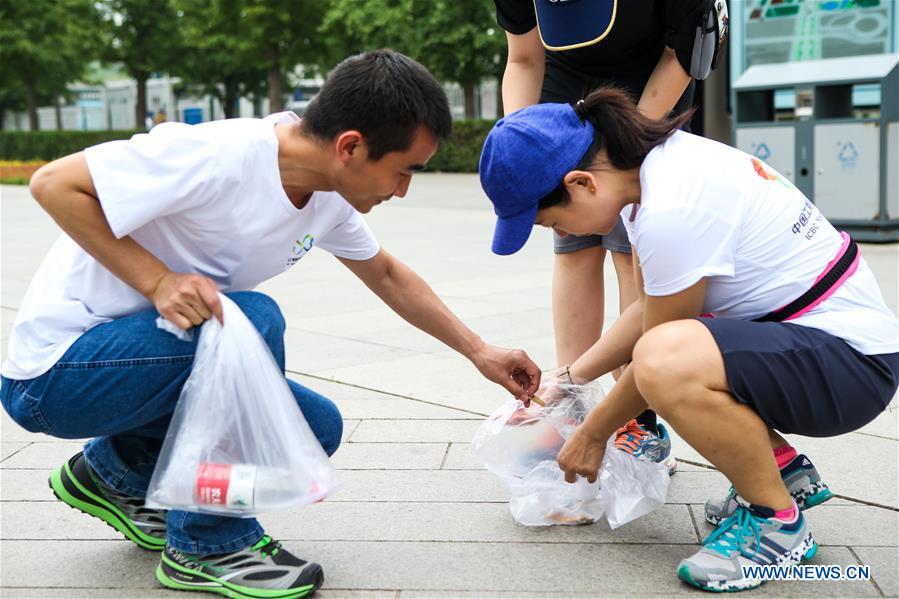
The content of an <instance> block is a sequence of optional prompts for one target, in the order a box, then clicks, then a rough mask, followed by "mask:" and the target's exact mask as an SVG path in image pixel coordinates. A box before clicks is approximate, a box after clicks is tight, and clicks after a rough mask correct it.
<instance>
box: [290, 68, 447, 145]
mask: <svg viewBox="0 0 899 599" xmlns="http://www.w3.org/2000/svg"><path fill="white" fill-rule="evenodd" d="M420 125H424V126H425V127H427V128H428V129H429V130H430V131H431V132H432V133H433V134H434V135H435V136H436V137H437V139H440V140H442V139H446V138H447V137H449V134H450V132H451V131H452V117H451V116H450V108H449V101H448V100H447V99H446V93H444V91H443V87H442V86H441V85H440V84H439V83H438V82H437V80H436V79H434V77H433V75H431V73H429V72H428V70H427V69H426V68H424V67H423V66H422V65H420V64H419V63H417V62H415V61H414V60H412V59H411V58H409V57H408V56H404V55H403V54H400V53H399V52H394V51H392V50H375V51H373V52H365V53H364V54H357V55H356V56H351V57H350V58H347V59H346V60H344V61H343V62H341V63H340V64H339V65H337V67H336V68H335V69H334V70H333V71H331V74H330V75H328V78H327V80H326V81H325V84H324V85H323V86H322V88H321V91H320V92H319V93H318V95H316V96H315V98H313V99H312V101H311V102H310V103H309V106H308V107H307V108H306V112H305V114H304V115H303V131H304V132H305V133H308V134H309V135H311V136H313V137H316V138H318V139H322V140H331V139H334V137H336V136H337V135H338V134H340V133H342V132H344V131H350V130H356V131H359V132H360V133H362V135H363V136H364V137H365V143H366V144H367V146H368V156H369V159H370V160H378V159H380V158H381V157H382V156H384V154H387V153H388V152H402V151H404V150H408V149H409V147H410V146H411V145H412V140H413V138H414V136H415V131H416V130H417V129H418V127H419V126H420Z"/></svg>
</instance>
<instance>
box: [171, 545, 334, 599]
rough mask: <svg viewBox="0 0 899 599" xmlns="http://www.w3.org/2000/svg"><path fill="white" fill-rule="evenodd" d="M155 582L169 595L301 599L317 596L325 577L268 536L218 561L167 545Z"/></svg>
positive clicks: (211, 556)
mask: <svg viewBox="0 0 899 599" xmlns="http://www.w3.org/2000/svg"><path fill="white" fill-rule="evenodd" d="M156 579H157V580H159V582H161V583H162V584H163V585H165V586H167V587H169V588H170V589H178V590H180V591H205V592H207V593H217V594H219V595H224V596H225V597H231V598H232V599H300V598H301V597H307V596H309V595H311V594H312V593H314V592H315V590H316V589H317V588H319V587H320V586H321V585H322V582H324V579H325V576H324V574H323V573H322V567H321V566H319V565H318V564H316V563H314V562H307V561H304V560H301V559H300V558H298V557H296V556H295V555H293V554H292V553H290V552H288V551H287V550H285V549H284V548H283V547H281V543H279V542H278V541H275V540H274V539H272V538H271V537H270V536H268V535H266V536H264V537H262V538H261V539H260V540H259V541H258V542H257V543H256V544H255V545H253V546H252V547H248V548H246V549H243V550H241V551H233V552H231V553H222V554H218V555H190V554H187V553H183V552H181V551H177V550H175V549H172V548H171V547H169V546H168V545H166V547H165V551H163V553H162V558H161V559H160V561H159V566H157V568H156Z"/></svg>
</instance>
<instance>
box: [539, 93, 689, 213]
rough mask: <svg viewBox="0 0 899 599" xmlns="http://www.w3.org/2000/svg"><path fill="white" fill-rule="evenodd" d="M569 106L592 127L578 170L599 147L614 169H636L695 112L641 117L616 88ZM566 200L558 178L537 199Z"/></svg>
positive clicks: (550, 202) (541, 204)
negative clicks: (556, 182) (554, 185)
mask: <svg viewBox="0 0 899 599" xmlns="http://www.w3.org/2000/svg"><path fill="white" fill-rule="evenodd" d="M572 107H573V108H574V111H575V113H576V114H577V115H578V117H580V119H581V121H590V123H592V124H593V129H594V134H593V143H592V144H590V147H589V148H587V152H586V153H585V154H584V157H583V158H582V159H581V161H580V163H579V164H578V165H577V167H576V168H577V169H578V170H587V169H588V168H589V167H590V166H591V165H592V164H593V161H594V160H595V159H596V155H597V154H598V153H599V151H600V150H602V149H603V148H605V149H606V152H607V153H608V155H609V162H610V163H611V164H612V166H614V167H615V168H617V169H621V170H628V169H632V168H638V167H639V166H640V165H642V164H643V160H644V159H645V158H646V155H647V154H649V152H650V150H652V149H653V148H654V147H656V146H657V145H659V144H661V143H663V142H664V141H665V140H666V139H668V138H669V137H671V135H672V134H673V133H674V132H675V131H677V130H678V129H680V128H681V127H683V126H684V124H685V123H687V122H689V121H690V119H691V118H693V113H694V112H696V109H695V108H691V109H690V110H688V111H686V112H684V113H683V114H679V115H677V116H675V117H668V118H664V119H661V120H658V121H656V120H653V119H650V118H648V117H646V116H643V113H641V112H640V111H639V110H638V109H637V106H636V105H635V104H634V102H633V100H632V99H631V97H630V96H629V95H628V94H627V93H626V92H624V91H622V90H620V89H618V88H617V87H600V88H597V89H595V90H593V91H592V92H590V93H589V94H587V97H586V98H584V99H583V100H578V101H577V102H575V103H574V104H572ZM569 199H570V197H569V195H568V190H567V188H566V187H565V182H564V181H560V182H559V185H558V186H557V187H556V188H555V189H553V190H552V191H551V192H549V193H548V194H547V195H546V196H544V197H543V198H542V199H541V200H540V202H539V204H538V208H539V209H541V210H542V209H544V208H550V207H552V206H557V205H561V204H565V203H567V202H568V200H569Z"/></svg>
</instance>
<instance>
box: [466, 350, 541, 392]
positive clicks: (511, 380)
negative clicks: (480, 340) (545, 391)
mask: <svg viewBox="0 0 899 599" xmlns="http://www.w3.org/2000/svg"><path fill="white" fill-rule="evenodd" d="M472 361H473V362H474V365H475V366H477V368H478V370H480V371H481V374H483V375H484V376H485V377H486V378H488V379H490V380H491V381H493V382H494V383H497V384H498V385H502V386H503V387H505V388H506V389H507V390H508V391H509V392H510V393H511V394H512V395H514V396H515V397H516V398H517V399H520V400H521V401H523V402H525V403H527V401H528V399H529V398H530V397H531V396H532V395H533V394H534V393H535V392H536V391H537V389H538V388H539V387H540V368H538V367H537V365H536V364H534V362H533V360H531V359H530V358H529V357H528V355H527V354H526V353H524V352H523V351H522V350H520V349H506V348H503V347H496V346H495V345H484V346H483V347H482V348H481V350H480V351H478V353H477V354H476V355H475V356H474V358H473V360H472Z"/></svg>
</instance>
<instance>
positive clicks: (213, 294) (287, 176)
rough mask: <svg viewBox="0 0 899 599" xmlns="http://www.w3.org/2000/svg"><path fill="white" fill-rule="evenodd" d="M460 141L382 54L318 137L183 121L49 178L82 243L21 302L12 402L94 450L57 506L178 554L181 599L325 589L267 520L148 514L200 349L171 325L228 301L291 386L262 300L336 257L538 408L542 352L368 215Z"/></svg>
mask: <svg viewBox="0 0 899 599" xmlns="http://www.w3.org/2000/svg"><path fill="white" fill-rule="evenodd" d="M450 128H451V118H450V111H449V104H448V102H447V99H446V95H445V94H444V92H443V89H442V88H441V86H440V84H439V83H438V82H437V81H435V80H434V78H433V77H432V76H431V75H430V73H428V71H427V70H426V69H425V68H424V67H422V66H421V65H420V64H418V63H417V62H415V61H413V60H412V59H410V58H407V57H406V56H403V55H401V54H397V53H395V52H391V51H377V52H370V53H366V54H362V55H359V56H355V57H352V58H349V59H347V60H345V61H344V62H342V63H341V64H340V65H338V66H337V68H336V69H334V71H333V72H332V73H331V74H330V76H329V77H328V79H327V81H326V82H325V84H324V85H323V86H322V89H321V91H320V93H319V94H318V95H317V96H316V97H315V99H314V100H313V101H312V102H311V103H310V105H309V108H308V110H307V111H306V116H305V117H304V118H303V119H302V120H300V119H299V118H298V117H297V116H296V115H294V114H293V113H290V112H282V113H279V114H273V115H271V116H269V117H267V118H265V119H232V120H225V121H215V122H210V123H204V124H201V125H196V126H188V125H184V124H181V123H165V124H161V125H159V126H158V127H155V128H154V129H153V131H152V133H150V134H145V135H136V136H134V137H133V138H131V139H130V140H128V141H114V142H109V143H106V144H101V145H98V146H94V147H91V148H88V149H87V150H85V151H83V152H78V153H77V154H72V155H70V156H67V157H65V158H61V159H59V160H57V161H54V162H52V163H50V164H48V165H47V166H45V167H43V168H42V169H41V170H40V171H38V172H37V173H36V174H35V176H34V178H33V179H32V181H31V192H32V194H33V195H34V197H35V199H36V200H37V201H38V202H39V203H40V204H41V206H42V207H43V208H44V209H45V210H46V211H47V212H48V213H49V214H50V215H51V216H52V217H53V219H54V220H55V221H56V222H57V223H58V224H59V225H60V227H61V228H62V229H63V231H64V233H65V234H64V235H62V236H61V237H60V239H59V240H58V241H57V242H56V244H55V245H54V246H53V248H52V249H51V250H50V253H49V255H48V256H47V258H46V259H45V260H44V262H43V264H42V265H41V267H40V269H39V270H38V272H37V274H36V276H35V278H34V280H33V281H32V283H31V285H30V287H29V289H28V291H27V293H26V296H25V299H24V301H23V303H22V308H21V310H20V311H19V314H18V317H17V319H16V323H15V326H14V328H13V330H12V334H11V338H10V344H9V352H8V357H7V360H6V362H5V363H4V365H3V371H2V374H3V379H2V389H0V399H2V403H3V407H4V409H5V410H6V411H7V412H8V413H9V414H10V416H11V417H12V418H13V419H14V420H15V421H16V422H18V423H19V424H20V425H21V426H23V427H24V428H26V429H28V430H30V431H35V432H42V433H46V434H49V435H53V436H56V437H61V438H70V439H76V438H83V437H95V438H94V439H92V440H91V441H89V442H88V443H87V444H86V445H85V447H84V451H83V452H79V453H78V454H76V455H75V456H73V457H72V458H71V459H69V460H68V461H67V462H66V463H65V464H63V465H62V466H61V467H60V468H58V469H57V470H56V471H55V472H53V474H52V475H51V477H50V483H51V487H52V489H53V492H54V493H55V494H56V495H57V497H58V498H59V499H60V500H62V501H63V502H65V503H67V504H68V505H70V506H72V507H74V508H76V509H79V510H81V511H83V512H85V513H87V514H90V515H92V516H95V517H97V518H100V519H101V520H103V521H105V522H106V523H108V524H110V525H111V526H112V527H114V528H115V529H117V530H118V531H120V532H122V533H123V534H124V535H125V536H126V537H127V538H129V539H131V540H132V541H134V542H135V543H136V544H137V545H139V546H140V547H142V548H144V549H149V550H154V551H161V552H162V556H161V561H160V563H159V566H158V568H157V572H156V575H157V578H158V579H159V581H161V582H162V584H164V585H165V586H168V587H172V588H176V589H182V590H196V591H208V592H215V593H220V594H223V595H227V596H229V597H268V598H281V599H288V598H289V599H294V598H297V597H302V596H305V595H308V594H309V593H311V592H313V591H314V590H315V589H316V588H318V586H320V585H321V583H322V580H323V574H322V569H321V567H320V566H319V565H318V564H315V563H313V562H307V561H304V560H301V559H299V558H297V557H295V556H294V555H292V554H291V553H290V552H288V551H287V550H286V549H284V548H283V547H282V546H281V544H280V543H278V542H277V541H275V540H274V539H273V538H272V537H271V536H269V535H267V534H265V533H264V531H263V530H262V528H261V527H260V525H259V523H258V522H257V521H256V520H255V519H253V518H227V517H222V516H211V515H204V514H196V513H190V512H185V511H169V512H167V513H166V512H165V511H161V510H155V509H148V508H146V507H145V506H144V497H145V496H146V491H147V486H148V484H149V481H150V476H151V474H152V472H153V468H154V465H155V463H156V460H157V458H158V455H159V451H160V449H161V444H162V441H163V438H164V437H165V434H166V430H167V428H168V426H169V422H170V420H171V417H172V412H173V411H174V409H175V405H176V402H177V400H178V396H179V392H180V390H181V387H182V386H183V385H184V383H185V381H186V380H187V378H188V376H189V375H190V371H191V365H192V362H193V359H194V353H195V351H196V347H197V341H196V340H194V341H192V342H187V341H181V340H179V339H176V337H175V336H173V335H171V334H169V333H167V332H164V331H162V330H160V329H158V328H157V327H156V324H155V321H156V318H157V316H159V315H162V316H164V317H165V318H167V319H168V320H170V321H171V322H173V323H174V324H175V325H177V326H178V327H180V328H182V329H190V328H191V327H194V326H197V325H200V324H201V323H202V322H203V321H205V320H206V319H208V318H211V317H213V315H215V316H216V317H218V318H219V319H221V304H220V302H219V300H218V292H219V291H221V292H223V293H226V294H227V295H228V296H229V297H230V298H231V299H232V300H234V302H235V303H236V304H237V305H238V306H239V307H240V309H241V310H243V311H244V312H245V313H246V315H247V317H248V318H249V319H250V320H251V321H252V322H253V324H254V325H255V326H256V328H257V329H258V330H259V332H260V333H261V335H262V337H263V338H264V339H265V341H266V343H267V344H268V346H269V348H270V349H271V351H272V354H273V355H274V357H275V360H276V361H277V362H278V364H279V365H280V367H281V368H282V370H283V369H284V327H285V323H284V317H283V316H282V315H281V312H280V310H279V309H278V305H277V303H275V301H274V300H273V299H272V298H270V297H268V296H266V295H263V294H261V293H258V292H255V291H252V289H253V288H254V287H256V286H257V285H259V284H260V283H262V282H263V281H265V280H267V279H270V278H271V277H274V276H276V275H278V274H280V273H282V272H284V271H285V270H287V269H288V268H290V267H291V266H293V265H294V264H296V262H297V261H299V260H300V259H301V258H302V257H303V256H304V255H305V254H306V253H307V252H308V251H310V250H311V249H312V248H313V247H320V248H322V249H323V250H325V251H327V252H329V253H331V254H333V255H334V256H336V257H337V258H338V259H339V260H340V261H341V262H342V263H343V264H344V265H345V266H346V267H347V268H349V269H350V270H351V271H352V272H353V273H354V274H355V275H356V276H357V277H359V279H360V280H361V281H362V282H363V283H365V285H366V286H368V287H369V289H371V290H372V291H373V292H374V293H375V294H377V295H378V296H379V297H380V298H381V299H382V300H383V301H384V302H385V303H386V304H387V305H389V306H390V307H391V308H392V309H393V310H394V311H395V312H396V313H397V314H399V315H400V316H402V317H403V318H404V319H406V320H407V321H408V322H410V323H411V324H413V325H415V326H416V327H418V328H419V329H421V330H423V331H425V332H427V333H429V334H431V335H432V336H434V337H436V338H437V339H439V340H440V341H442V342H444V343H445V344H447V345H448V346H449V347H451V348H453V349H455V350H456V351H458V352H460V353H462V354H463V355H465V356H466V357H467V358H469V359H470V360H471V361H472V362H473V364H474V365H475V366H476V367H477V369H478V370H479V371H480V372H481V373H482V374H483V375H484V376H485V377H487V378H488V379H490V380H492V381H494V382H497V383H499V384H500V385H502V386H504V387H505V388H506V389H507V390H509V391H510V392H512V393H514V394H515V395H516V396H517V397H519V398H521V399H525V400H526V399H527V397H528V396H529V394H530V393H533V391H535V390H536V389H537V386H538V384H539V380H540V371H539V369H538V368H537V366H536V365H535V364H534V363H533V362H532V361H531V360H530V359H529V358H528V357H527V356H526V355H525V354H524V352H522V351H518V350H507V349H502V348H499V347H495V346H492V345H488V344H486V343H484V342H483V341H482V340H481V339H480V338H479V337H478V336H477V335H475V334H474V333H473V332H472V331H471V330H469V329H468V328H467V327H466V326H465V325H464V324H463V323H462V322H461V321H460V320H459V319H458V318H457V317H456V316H455V315H453V313H452V312H450V310H449V309H448V308H447V307H446V306H445V305H444V304H443V303H442V302H441V301H440V299H439V298H438V297H437V296H436V295H435V294H434V292H433V291H432V290H431V288H430V287H429V286H428V285H427V284H426V283H425V282H424V281H423V280H422V279H421V278H420V277H419V276H418V275H417V274H415V273H414V272H413V271H412V270H411V269H410V268H409V267H408V266H406V265H404V264H403V263H402V262H400V261H399V260H397V259H396V258H394V257H393V256H391V255H390V254H389V253H387V251H386V250H384V249H382V248H381V247H380V246H379V245H378V243H377V241H376V240H375V238H374V236H373V235H372V233H371V231H370V230H369V228H368V226H367V225H366V224H365V221H364V220H363V219H362V217H361V216H360V214H359V213H360V212H361V213H368V212H369V211H370V210H372V208H373V207H374V206H376V205H378V204H380V203H382V202H386V201H387V200H389V199H390V198H391V197H393V196H398V197H403V196H405V195H406V192H407V190H408V187H409V182H410V180H411V178H412V176H413V174H414V173H415V172H416V171H418V170H420V169H422V168H424V165H425V164H426V163H427V162H428V160H429V159H430V158H431V156H433V154H434V152H435V151H436V149H437V144H438V141H439V140H441V139H444V138H446V136H447V135H448V134H449V132H450ZM196 337H199V336H196ZM250 374H251V373H248V375H250ZM287 383H288V385H289V387H290V389H291V390H292V392H293V394H294V396H295V397H296V400H297V403H298V404H299V407H300V409H301V410H302V412H303V415H304V416H305V418H306V420H307V422H308V423H309V426H310V428H311V429H312V431H313V432H314V433H315V435H316V437H317V438H318V439H319V441H320V442H321V444H322V446H323V448H324V449H325V451H326V452H327V453H328V454H329V455H330V454H333V453H334V451H335V450H336V449H337V447H338V445H339V444H340V438H341V431H342V427H343V421H342V419H341V416H340V414H339V412H338V411H337V408H336V407H335V406H334V404H333V403H332V402H331V401H330V400H328V399H326V398H324V397H322V396H321V395H319V394H317V393H315V392H313V391H311V390H309V389H306V388H305V387H303V386H302V385H299V384H298V383H296V382H294V381H291V380H289V379H288V380H287Z"/></svg>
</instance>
